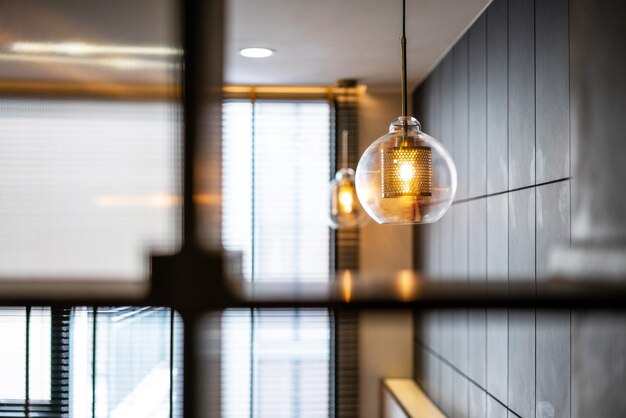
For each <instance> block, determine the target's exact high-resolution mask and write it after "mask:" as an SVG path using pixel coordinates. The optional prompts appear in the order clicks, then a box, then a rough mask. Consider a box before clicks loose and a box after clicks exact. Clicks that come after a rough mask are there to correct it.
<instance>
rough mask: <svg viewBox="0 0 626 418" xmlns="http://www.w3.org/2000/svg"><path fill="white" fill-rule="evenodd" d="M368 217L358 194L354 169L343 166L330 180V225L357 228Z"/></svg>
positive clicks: (337, 227) (334, 227)
mask: <svg viewBox="0 0 626 418" xmlns="http://www.w3.org/2000/svg"><path fill="white" fill-rule="evenodd" d="M365 219H366V215H365V212H364V211H363V208H362V207H361V203H360V202H359V199H358V197H357V195H356V186H355V183H354V170H353V169H351V168H342V169H341V170H339V171H337V174H336V175H335V178H334V179H333V180H331V182H330V219H329V223H330V227H331V228H333V229H343V228H355V227H357V226H359V225H360V224H361V223H362V222H363V221H364V220H365Z"/></svg>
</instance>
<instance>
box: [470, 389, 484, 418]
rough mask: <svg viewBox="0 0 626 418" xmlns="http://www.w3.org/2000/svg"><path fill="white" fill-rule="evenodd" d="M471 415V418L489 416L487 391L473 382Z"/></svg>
mask: <svg viewBox="0 0 626 418" xmlns="http://www.w3.org/2000/svg"><path fill="white" fill-rule="evenodd" d="M469 416H470V418H485V417H486V416H487V393H486V392H485V391H484V390H482V389H481V388H479V387H478V386H476V385H474V384H471V383H470V385H469Z"/></svg>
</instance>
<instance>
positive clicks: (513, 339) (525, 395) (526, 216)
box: [508, 188, 535, 417]
mask: <svg viewBox="0 0 626 418" xmlns="http://www.w3.org/2000/svg"><path fill="white" fill-rule="evenodd" d="M508 197H509V282H513V281H515V280H532V279H534V277H535V189H534V188H530V189H524V190H518V191H516V192H512V193H509V194H508ZM534 364H535V313H534V311H509V384H508V387H509V399H508V406H509V408H510V409H512V410H513V411H515V412H516V413H517V414H519V415H521V416H523V417H532V416H533V414H534V410H535V368H534V367H531V365H534Z"/></svg>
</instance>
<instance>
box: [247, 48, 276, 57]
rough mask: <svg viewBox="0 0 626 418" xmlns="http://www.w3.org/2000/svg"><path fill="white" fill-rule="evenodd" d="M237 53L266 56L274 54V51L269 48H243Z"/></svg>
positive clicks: (249, 55) (248, 55)
mask: <svg viewBox="0 0 626 418" xmlns="http://www.w3.org/2000/svg"><path fill="white" fill-rule="evenodd" d="M239 53H240V54H241V56H243V57H247V58H267V57H269V56H271V55H274V51H273V50H271V49H269V48H244V49H242V50H240V51H239Z"/></svg>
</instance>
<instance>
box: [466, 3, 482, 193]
mask: <svg viewBox="0 0 626 418" xmlns="http://www.w3.org/2000/svg"><path fill="white" fill-rule="evenodd" d="M468 152H469V195H470V196H471V197H475V196H484V195H485V194H487V17H486V14H485V13H484V14H483V15H482V16H481V17H479V18H478V20H477V21H476V22H475V23H474V25H473V26H472V27H471V28H470V30H469V151H468Z"/></svg>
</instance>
